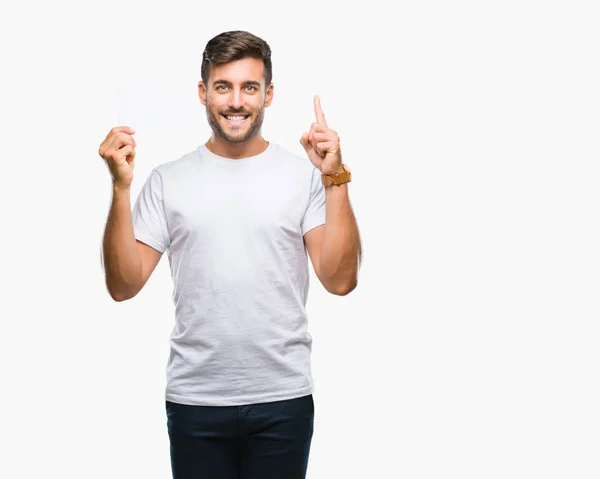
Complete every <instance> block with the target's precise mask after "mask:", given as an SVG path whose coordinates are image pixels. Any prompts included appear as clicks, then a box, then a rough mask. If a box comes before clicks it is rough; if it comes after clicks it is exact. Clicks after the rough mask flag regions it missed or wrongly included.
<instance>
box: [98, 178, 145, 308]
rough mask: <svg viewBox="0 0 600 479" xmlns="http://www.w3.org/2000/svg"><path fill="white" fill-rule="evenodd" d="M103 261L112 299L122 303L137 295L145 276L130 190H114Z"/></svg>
mask: <svg viewBox="0 0 600 479" xmlns="http://www.w3.org/2000/svg"><path fill="white" fill-rule="evenodd" d="M102 258H103V262H104V272H105V276H106V286H107V287H108V291H109V293H110V295H111V297H112V298H113V299H115V300H116V301H122V300H124V299H128V298H130V297H132V296H135V294H136V293H137V288H138V285H139V282H140V278H141V275H142V261H141V258H140V253H139V250H138V247H137V244H136V240H135V236H134V233H133V222H132V219H131V200H130V189H129V188H128V187H123V188H119V187H113V197H112V203H111V207H110V211H109V214H108V219H107V221H106V229H105V230H104V239H103V243H102Z"/></svg>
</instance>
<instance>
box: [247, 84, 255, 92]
mask: <svg viewBox="0 0 600 479" xmlns="http://www.w3.org/2000/svg"><path fill="white" fill-rule="evenodd" d="M246 90H247V91H256V90H257V88H256V87H255V86H252V85H248V86H247V87H246Z"/></svg>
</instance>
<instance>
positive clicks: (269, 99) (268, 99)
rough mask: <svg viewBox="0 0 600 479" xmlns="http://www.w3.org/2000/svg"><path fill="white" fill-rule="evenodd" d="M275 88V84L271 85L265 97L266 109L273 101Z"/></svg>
mask: <svg viewBox="0 0 600 479" xmlns="http://www.w3.org/2000/svg"><path fill="white" fill-rule="evenodd" d="M274 88H275V85H273V83H271V84H270V85H269V88H267V94H266V95H265V108H266V107H268V106H269V105H270V104H271V102H272V101H273V90H274Z"/></svg>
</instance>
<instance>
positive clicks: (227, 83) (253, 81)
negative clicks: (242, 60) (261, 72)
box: [213, 79, 260, 87]
mask: <svg viewBox="0 0 600 479" xmlns="http://www.w3.org/2000/svg"><path fill="white" fill-rule="evenodd" d="M231 84H232V83H231V82H229V81H227V80H220V79H219V80H215V81H214V82H213V85H231ZM242 85H251V86H255V87H260V82H258V81H255V80H248V81H245V82H242Z"/></svg>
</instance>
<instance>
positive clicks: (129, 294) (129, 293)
mask: <svg viewBox="0 0 600 479" xmlns="http://www.w3.org/2000/svg"><path fill="white" fill-rule="evenodd" d="M107 289H108V293H109V294H110V297H111V298H112V299H113V301H115V302H117V303H122V302H123V301H127V300H129V299H132V298H133V297H135V296H136V295H137V293H138V291H134V290H132V289H129V290H126V289H118V288H111V287H110V286H107Z"/></svg>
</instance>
